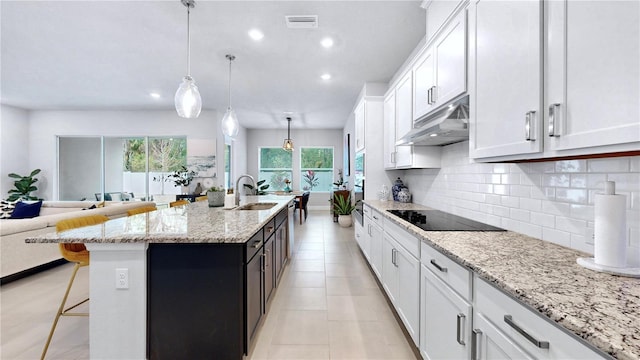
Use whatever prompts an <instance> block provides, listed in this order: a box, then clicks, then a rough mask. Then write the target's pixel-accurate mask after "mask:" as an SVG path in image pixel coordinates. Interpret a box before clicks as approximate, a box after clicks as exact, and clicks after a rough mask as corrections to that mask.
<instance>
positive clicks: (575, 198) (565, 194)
mask: <svg viewBox="0 0 640 360" xmlns="http://www.w3.org/2000/svg"><path fill="white" fill-rule="evenodd" d="M556 200H557V201H566V202H571V203H575V204H586V203H587V202H588V200H589V194H588V192H587V190H584V189H564V188H558V189H556Z"/></svg>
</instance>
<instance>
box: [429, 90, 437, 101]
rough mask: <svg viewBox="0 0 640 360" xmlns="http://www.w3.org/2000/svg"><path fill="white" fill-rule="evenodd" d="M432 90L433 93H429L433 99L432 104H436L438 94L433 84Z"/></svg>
mask: <svg viewBox="0 0 640 360" xmlns="http://www.w3.org/2000/svg"><path fill="white" fill-rule="evenodd" d="M430 90H431V95H429V100H431V102H430V104H435V103H436V95H435V92H436V87H435V86H432V87H431V89H430Z"/></svg>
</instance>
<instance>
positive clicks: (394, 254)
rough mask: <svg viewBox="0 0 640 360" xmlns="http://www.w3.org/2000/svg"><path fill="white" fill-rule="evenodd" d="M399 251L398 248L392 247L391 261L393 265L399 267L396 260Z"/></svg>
mask: <svg viewBox="0 0 640 360" xmlns="http://www.w3.org/2000/svg"><path fill="white" fill-rule="evenodd" d="M397 253H398V250H396V249H395V248H393V249H391V263H392V264H393V265H395V267H398V264H397V262H396V254H397Z"/></svg>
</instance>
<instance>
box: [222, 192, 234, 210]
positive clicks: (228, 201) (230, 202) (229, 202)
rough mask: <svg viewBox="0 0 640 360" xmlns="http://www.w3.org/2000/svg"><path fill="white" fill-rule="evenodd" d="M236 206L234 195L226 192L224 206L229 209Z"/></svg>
mask: <svg viewBox="0 0 640 360" xmlns="http://www.w3.org/2000/svg"><path fill="white" fill-rule="evenodd" d="M235 206H236V196H235V195H234V194H226V195H225V196H224V208H225V209H231V208H233V207H235Z"/></svg>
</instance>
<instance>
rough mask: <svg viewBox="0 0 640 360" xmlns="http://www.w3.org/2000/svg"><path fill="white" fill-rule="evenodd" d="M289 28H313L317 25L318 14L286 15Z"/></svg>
mask: <svg viewBox="0 0 640 360" xmlns="http://www.w3.org/2000/svg"><path fill="white" fill-rule="evenodd" d="M285 19H286V21H287V27H288V28H289V29H315V28H317V27H318V15H287V16H285Z"/></svg>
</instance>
